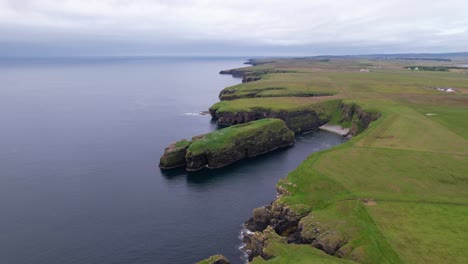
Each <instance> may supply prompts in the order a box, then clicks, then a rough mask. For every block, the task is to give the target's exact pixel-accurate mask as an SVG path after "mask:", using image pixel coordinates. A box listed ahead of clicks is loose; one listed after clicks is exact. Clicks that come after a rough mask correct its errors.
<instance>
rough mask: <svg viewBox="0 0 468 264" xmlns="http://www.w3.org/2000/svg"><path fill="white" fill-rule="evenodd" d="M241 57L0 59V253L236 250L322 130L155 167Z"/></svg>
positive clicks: (172, 255)
mask: <svg viewBox="0 0 468 264" xmlns="http://www.w3.org/2000/svg"><path fill="white" fill-rule="evenodd" d="M242 62H243V60H242V59H239V58H237V59H232V58H231V59H226V58H152V59H150V58H146V59H143V58H139V59H135V58H134V59H128V58H120V59H106V58H92V59H91V58H88V59H22V60H15V59H8V60H6V59H2V60H0V124H1V130H0V146H1V147H0V212H1V217H0V234H1V236H0V263H12V264H23V263H24V264H31V263H35V264H42V263H43V264H55V263H57V264H63V263H68V264H73V263H86V264H91V263H126V264H128V263H182V264H184V263H194V262H196V261H197V260H201V259H203V258H206V257H208V256H210V255H213V254H216V253H222V254H224V255H226V256H227V257H228V258H230V259H231V260H232V262H233V263H237V262H241V260H240V256H241V253H240V251H239V250H238V246H239V244H240V240H239V239H238V235H239V231H240V230H241V224H242V223H243V222H244V221H245V220H247V219H248V218H249V217H250V215H251V212H252V209H253V208H255V207H258V206H261V205H263V204H267V203H269V202H270V201H271V200H273V199H274V198H275V189H274V186H275V183H276V182H277V181H278V179H279V178H282V177H284V176H286V175H287V173H288V172H289V171H291V170H292V169H294V168H295V167H296V166H297V165H298V164H300V162H301V161H302V160H303V159H305V158H306V157H307V156H308V155H309V154H311V153H312V152H314V151H318V150H321V149H326V148H329V147H331V146H333V145H336V144H339V143H340V142H341V139H340V137H339V136H336V135H334V134H330V133H327V132H318V133H311V134H308V135H305V136H300V137H298V142H297V144H296V146H295V147H293V148H290V149H287V150H282V151H277V152H275V153H271V154H268V155H266V156H262V157H258V158H254V159H250V160H246V161H243V162H241V163H239V164H236V165H233V166H229V167H227V168H224V169H220V170H204V171H201V172H198V173H190V174H187V173H185V172H184V171H182V170H174V171H169V172H161V171H160V170H159V169H158V168H157V163H158V160H159V157H160V155H161V154H162V152H163V149H164V147H166V145H168V144H169V143H170V142H173V141H175V140H179V139H181V138H190V137H192V136H194V135H198V134H201V133H205V132H209V131H212V130H214V129H216V125H215V124H213V123H211V122H210V117H209V116H198V115H193V114H190V113H197V112H199V111H202V110H206V109H208V108H209V106H210V105H211V104H213V103H215V102H216V101H217V100H218V99H217V96H218V93H219V91H220V90H221V89H222V88H224V87H226V86H229V85H234V84H237V83H239V82H240V80H239V79H235V78H232V77H231V76H222V75H219V74H218V72H219V70H221V69H229V68H236V67H240V66H242Z"/></svg>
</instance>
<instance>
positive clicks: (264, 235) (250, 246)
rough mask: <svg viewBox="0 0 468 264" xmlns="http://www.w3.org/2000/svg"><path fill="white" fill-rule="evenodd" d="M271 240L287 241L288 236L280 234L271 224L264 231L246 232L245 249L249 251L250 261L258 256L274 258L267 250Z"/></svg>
mask: <svg viewBox="0 0 468 264" xmlns="http://www.w3.org/2000/svg"><path fill="white" fill-rule="evenodd" d="M271 240H276V241H279V242H283V243H286V242H287V241H286V238H284V237H281V236H279V235H278V234H277V233H276V232H275V230H273V228H272V227H271V226H268V227H267V228H266V229H265V230H263V232H254V233H249V234H245V235H244V237H243V241H244V243H245V246H244V248H243V250H244V251H245V252H246V253H247V255H248V259H249V261H252V260H253V259H254V258H255V257H258V256H260V257H262V258H263V259H265V260H267V259H270V258H272V257H273V256H272V255H270V254H269V253H268V252H267V251H266V250H265V248H266V247H267V246H268V243H269V242H270V241H271Z"/></svg>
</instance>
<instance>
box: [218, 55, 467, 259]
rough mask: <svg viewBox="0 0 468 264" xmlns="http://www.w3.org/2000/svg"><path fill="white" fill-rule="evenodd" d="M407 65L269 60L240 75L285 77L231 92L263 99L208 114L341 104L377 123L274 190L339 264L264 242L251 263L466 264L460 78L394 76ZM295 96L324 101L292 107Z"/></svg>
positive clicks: (463, 77)
mask: <svg viewBox="0 0 468 264" xmlns="http://www.w3.org/2000/svg"><path fill="white" fill-rule="evenodd" d="M411 63H412V62H411V61H400V60H387V61H385V60H383V61H381V60H359V59H331V60H330V61H329V62H324V61H319V60H313V59H310V60H307V59H296V60H292V59H283V60H281V59H278V60H276V61H275V60H273V61H270V62H267V63H265V64H261V65H260V66H255V67H252V68H250V69H249V70H250V71H254V70H255V69H256V67H261V68H265V67H268V68H275V69H278V70H293V71H295V72H294V73H278V74H269V75H267V76H265V77H264V78H262V79H261V80H259V81H256V82H252V83H246V84H242V85H239V86H234V88H235V89H238V90H237V91H238V92H239V93H240V94H241V93H243V92H248V91H252V90H255V89H256V90H255V91H257V92H258V93H257V94H258V95H259V96H261V97H267V98H251V99H237V100H232V101H223V102H221V103H219V104H217V105H216V107H218V108H219V109H223V110H225V111H232V112H236V111H245V110H246V109H247V110H248V109H255V108H256V107H264V108H268V107H270V108H283V109H294V108H298V107H313V104H316V103H318V102H323V101H326V100H330V99H332V98H341V99H343V100H345V102H353V103H356V104H357V105H359V106H361V107H362V108H364V109H373V110H376V111H379V112H380V113H382V117H381V118H380V119H379V120H377V121H375V122H373V123H372V124H371V126H370V127H369V128H368V129H367V130H366V131H364V132H363V133H361V134H360V135H358V136H357V137H355V138H353V139H352V140H350V141H348V142H347V143H345V144H342V145H340V146H337V147H334V148H332V149H329V150H326V151H323V152H319V153H315V154H313V155H311V156H310V157H309V158H308V159H306V160H305V161H304V162H303V163H302V164H301V165H300V166H299V167H298V168H297V169H296V170H294V171H293V172H291V173H290V174H289V175H288V176H287V177H286V178H285V179H283V180H281V181H280V182H279V183H278V184H279V185H281V186H282V187H283V188H285V189H287V190H288V192H289V194H288V195H283V196H282V197H281V198H279V201H280V202H282V203H285V204H288V205H289V206H290V207H291V208H293V209H294V210H295V211H297V212H310V213H309V215H308V216H306V217H305V218H303V219H302V220H301V222H302V224H303V226H304V230H306V231H307V229H308V228H309V229H313V228H316V227H317V226H320V227H321V228H322V229H324V230H327V232H326V234H324V235H325V236H329V237H326V239H329V240H330V241H334V240H336V241H339V240H340V239H341V240H343V241H346V244H345V246H344V247H343V254H342V257H343V258H338V257H336V256H330V255H326V254H325V253H324V252H322V251H320V250H318V249H316V248H314V247H312V246H310V245H293V244H286V243H284V241H282V240H281V239H275V238H272V239H271V243H269V245H268V246H267V248H266V249H265V250H268V252H269V253H270V255H273V256H274V257H273V258H271V259H269V260H263V259H261V258H260V257H257V258H256V259H255V260H254V261H253V263H353V261H355V262H358V263H424V264H427V263H468V252H466V248H468V70H458V69H457V70H451V71H447V72H430V71H410V70H407V69H405V68H404V67H405V66H409V65H410V64H411ZM423 63H424V64H425V65H428V66H441V65H444V62H430V61H428V62H423ZM452 63H458V62H456V61H455V62H452ZM460 64H461V63H460ZM448 66H450V65H448ZM362 68H364V69H369V70H370V72H360V71H359V70H360V69H362ZM271 87H282V88H284V89H277V90H272V89H270V90H268V88H271ZM437 87H453V88H455V89H456V92H455V93H451V94H448V93H445V92H440V91H437V90H436V88H437ZM232 88H233V87H229V88H227V89H232ZM262 89H263V91H262ZM298 91H300V92H301V93H313V92H315V93H318V92H329V93H332V94H334V96H333V97H332V98H327V97H308V98H307V97H305V98H304V97H300V98H298V97H295V94H294V93H295V92H298ZM268 96H270V97H268ZM277 96H280V97H277ZM314 100H315V101H314ZM285 176H286V175H285ZM304 232H305V231H304Z"/></svg>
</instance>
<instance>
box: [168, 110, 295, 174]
mask: <svg viewBox="0 0 468 264" xmlns="http://www.w3.org/2000/svg"><path fill="white" fill-rule="evenodd" d="M294 142H295V139H294V132H292V131H291V130H289V129H288V127H287V126H286V124H285V122H284V121H283V120H280V119H275V118H267V119H262V120H258V121H254V122H249V123H245V124H240V125H235V126H231V127H228V128H223V129H220V130H217V131H214V132H211V133H208V134H204V135H200V136H196V137H193V138H192V140H191V141H187V140H185V139H184V140H181V141H178V142H176V143H173V144H171V145H170V146H169V147H167V148H166V149H165V151H164V155H163V156H162V157H161V160H160V163H159V167H160V168H162V169H171V168H175V167H182V166H185V167H186V169H187V170H188V171H196V170H200V169H202V168H204V167H208V168H220V167H224V166H226V165H229V164H232V163H234V162H236V161H239V160H241V159H244V158H247V157H254V156H257V155H260V154H263V153H267V152H270V151H272V150H275V149H277V148H283V147H289V146H292V145H294Z"/></svg>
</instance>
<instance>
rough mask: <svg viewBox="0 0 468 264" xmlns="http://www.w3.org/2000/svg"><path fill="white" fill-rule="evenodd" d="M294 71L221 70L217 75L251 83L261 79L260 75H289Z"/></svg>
mask: <svg viewBox="0 0 468 264" xmlns="http://www.w3.org/2000/svg"><path fill="white" fill-rule="evenodd" d="M289 72H295V71H286V70H275V69H264V70H255V71H252V70H251V69H246V68H244V69H233V70H223V71H220V72H219V74H230V75H232V76H233V77H237V78H242V82H243V83H246V82H253V81H258V80H260V79H261V78H262V75H265V74H269V73H289Z"/></svg>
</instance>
